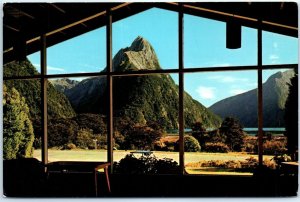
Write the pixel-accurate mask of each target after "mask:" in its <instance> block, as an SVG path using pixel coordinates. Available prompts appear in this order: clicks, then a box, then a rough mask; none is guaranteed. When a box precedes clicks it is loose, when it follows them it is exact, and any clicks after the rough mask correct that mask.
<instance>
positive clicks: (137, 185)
mask: <svg viewBox="0 0 300 202" xmlns="http://www.w3.org/2000/svg"><path fill="white" fill-rule="evenodd" d="M3 166H4V167H3V171H4V173H3V181H4V182H3V188H4V190H3V191H4V194H5V195H6V196H7V197H95V187H94V176H93V174H92V173H51V174H49V176H48V178H47V177H46V176H45V175H44V173H43V171H42V169H41V167H40V166H39V164H38V163H37V162H36V160H34V159H31V160H27V162H25V161H23V162H20V161H11V162H4V164H3ZM110 181H111V190H112V192H111V193H108V192H107V189H106V184H105V177H104V175H99V177H98V183H99V184H98V188H99V189H98V190H99V197H224V196H225V197H227V196H229V197H230V196H232V197H236V196H238V197H256V196H271V197H276V196H295V195H297V190H298V177H295V176H279V175H276V174H266V173H265V174H261V175H259V176H258V175H255V176H253V177H249V176H247V177H243V176H197V175H184V176H180V175H117V174H114V175H111V176H110Z"/></svg>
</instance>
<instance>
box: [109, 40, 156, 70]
mask: <svg viewBox="0 0 300 202" xmlns="http://www.w3.org/2000/svg"><path fill="white" fill-rule="evenodd" d="M113 69H114V70H115V71H128V70H130V71H136V70H155V69H160V64H159V61H158V58H157V56H156V53H155V51H154V49H153V47H152V46H151V44H150V43H149V42H148V41H147V40H146V39H145V38H143V37H141V36H138V37H137V38H136V39H135V40H134V41H133V42H132V44H131V46H130V47H127V48H124V49H121V50H119V52H118V53H117V54H116V55H115V57H114V59H113Z"/></svg>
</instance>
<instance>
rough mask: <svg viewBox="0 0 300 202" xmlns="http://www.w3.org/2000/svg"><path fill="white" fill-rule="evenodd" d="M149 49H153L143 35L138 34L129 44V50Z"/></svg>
mask: <svg viewBox="0 0 300 202" xmlns="http://www.w3.org/2000/svg"><path fill="white" fill-rule="evenodd" d="M149 48H150V49H151V51H152V50H153V48H152V46H151V45H150V43H149V42H148V41H147V40H146V39H145V38H143V37H141V36H138V37H137V38H136V39H135V40H134V41H133V42H132V44H131V46H130V48H129V49H130V50H131V51H136V52H138V51H143V50H146V49H149Z"/></svg>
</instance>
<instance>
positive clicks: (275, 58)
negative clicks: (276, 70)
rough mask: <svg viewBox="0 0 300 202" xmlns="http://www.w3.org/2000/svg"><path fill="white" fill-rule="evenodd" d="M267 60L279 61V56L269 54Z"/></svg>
mask: <svg viewBox="0 0 300 202" xmlns="http://www.w3.org/2000/svg"><path fill="white" fill-rule="evenodd" d="M269 59H270V60H278V59H279V56H278V55H275V54H271V55H270V56H269Z"/></svg>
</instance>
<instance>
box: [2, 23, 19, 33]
mask: <svg viewBox="0 0 300 202" xmlns="http://www.w3.org/2000/svg"><path fill="white" fill-rule="evenodd" d="M3 26H4V27H7V28H8V29H10V30H13V31H15V32H20V30H19V29H17V28H14V27H11V26H9V25H6V24H3Z"/></svg>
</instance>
